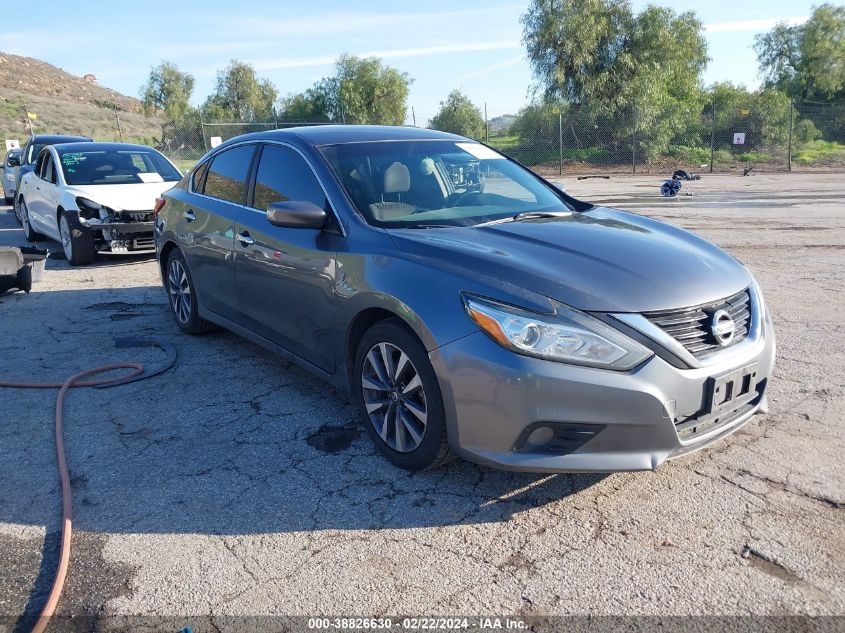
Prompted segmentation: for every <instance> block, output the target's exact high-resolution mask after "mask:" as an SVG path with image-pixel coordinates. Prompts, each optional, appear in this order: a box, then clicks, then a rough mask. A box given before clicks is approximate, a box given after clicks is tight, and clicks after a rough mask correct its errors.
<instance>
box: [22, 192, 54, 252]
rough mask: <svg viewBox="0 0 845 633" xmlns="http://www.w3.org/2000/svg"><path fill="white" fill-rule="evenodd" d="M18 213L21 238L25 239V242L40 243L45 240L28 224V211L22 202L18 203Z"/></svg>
mask: <svg viewBox="0 0 845 633" xmlns="http://www.w3.org/2000/svg"><path fill="white" fill-rule="evenodd" d="M18 204H19V207H20V213H21V224H22V225H23V236H24V237H25V238H26V241H27V242H42V241H44V240H46V239H47V238H46V237H44V236H43V235H41V233H39V232H38V231H36V230H34V229H33V228H32V226H31V225H30V223H29V211H28V210H27V208H26V202H24V201H23V200H21V201H20V203H18Z"/></svg>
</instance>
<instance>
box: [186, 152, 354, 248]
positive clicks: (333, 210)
mask: <svg viewBox="0 0 845 633" xmlns="http://www.w3.org/2000/svg"><path fill="white" fill-rule="evenodd" d="M262 143H263V144H265V145H281V146H282V147H287V148H288V149H292V150H293V151H295V152H296V153H297V154H299V157H300V158H301V159H302V160H303V161H305V164H306V165H308V169H310V170H311V174H312V175H313V176H314V179H315V180H316V181H317V184H318V185H320V189H321V190H322V191H323V195H325V196H326V200H328V201H329V207H330V208H331V213H332V216H334V219H335V221H336V223H337V225H338V227H339V228H340V233H341V235H343V237H346V227H345V226H344V225H343V222H341V221H340V216H339V215H338V213H337V207H336V205H335V201H334V200H333V199H332V197H331V196H330V195H329V192H328V191H326V186H325V185H324V184H323V181H322V180H320V176H319V175H317V171H316V170H315V169H314V165H313V164H312V163H311V160H310V159H309V158H308V156H306V155H305V153H304V152H303V151H302V150H301V149H299V148H298V147H296V146H295V145H292V144H290V143H287V142H285V141H277V140H268V139H250V140H248V141H239V142H238V143H232V144H231V145H226V146H225V147H223V146H221V147H220V149H218V148H215V150H217V151H215V152H214V153H213V154H209V155H208V156H207V157H206V158H205V160H203V161H201V162H199V163H197V165H195V166H194V168H193V169H192V170H191V171H190V172H189V177H188V193H190V194H192V195H195V196H199V197H201V198H206V199H208V200H216V201H217V202H225V203H226V204H231V205H234V206H236V207H240V208H241V209H244V210H246V211H252V212H253V213H260V214H261V215H263V216H264V217H267V211H262V210H261V209H256V208H255V207H250V206H248V205H245V204H239V203H237V202H232V201H231V200H222V199H221V198H215V197H214V196H207V195H205V194H204V193H199V192H198V191H194V172H195V171H196V170H197V169H199V168H200V167H201V166H202V165H204V164H205V163H210V161H212V160H214V157H215V156H217V155H218V154H219V153H220V152H222V151H225V150H228V149H233V148H235V147H241V146H243V145H260V144H262ZM260 159H261V157H260V156H259V160H260ZM206 177H208V176H207V175H206Z"/></svg>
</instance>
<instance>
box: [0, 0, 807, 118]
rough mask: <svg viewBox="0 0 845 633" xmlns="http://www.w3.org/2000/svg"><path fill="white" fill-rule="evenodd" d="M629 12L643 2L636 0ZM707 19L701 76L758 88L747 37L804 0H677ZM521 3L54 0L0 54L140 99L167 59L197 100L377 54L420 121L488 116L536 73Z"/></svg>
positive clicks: (301, 80) (7, 32) (5, 35)
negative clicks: (471, 110)
mask: <svg viewBox="0 0 845 633" xmlns="http://www.w3.org/2000/svg"><path fill="white" fill-rule="evenodd" d="M632 4H633V5H634V7H635V9H637V10H639V9H641V8H643V7H644V6H645V5H646V4H647V3H646V2H645V1H641V0H635V1H634V2H633V3H632ZM660 4H666V5H669V6H672V7H673V8H674V9H676V10H677V11H684V10H694V11H696V13H697V14H698V16H699V18H700V19H701V20H702V22H703V23H704V24H705V25H707V33H706V34H707V41H708V44H709V55H710V57H711V62H710V64H709V66H708V69H707V72H706V74H705V81H706V82H707V83H710V82H713V81H719V80H731V81H733V82H735V83H741V84H745V85H747V86H749V87H756V86H757V85H759V77H758V75H757V63H756V58H755V55H754V52H753V50H752V49H751V44H752V42H753V38H754V35H755V34H756V33H759V32H761V31H766V30H768V29H769V28H771V26H772V25H773V24H774V23H775V22H777V21H779V20H788V21H791V22H800V21H801V20H803V19H806V17H807V16H808V15H809V14H810V12H811V8H812V4H813V3H812V2H805V1H803V0H768V1H759V0H742V1H740V0H709V1H707V2H701V0H695V1H693V0H683V1H678V2H663V3H660ZM526 6H527V1H521V2H515V1H513V0H483V1H482V0H464V2H461V3H456V2H454V1H453V0H452V1H447V0H427V2H424V3H421V2H413V3H411V2H398V1H395V0H394V1H381V0H358V1H357V2H354V3H352V2H340V1H336V0H329V1H323V2H320V1H315V2H310V3H306V2H301V1H300V2H284V1H282V2H271V1H260V0H239V1H238V2H236V3H233V2H215V1H213V0H209V1H207V2H202V3H199V2H191V1H188V2H172V1H171V2H163V1H160V0H146V1H145V2H143V3H136V4H131V3H124V2H99V1H97V2H95V1H91V2H83V3H78V2H77V3H56V4H55V5H54V6H52V7H50V8H49V9H47V8H41V9H39V10H38V11H36V12H35V13H34V14H32V13H30V12H27V11H14V12H13V11H6V12H5V15H4V18H5V19H4V21H3V26H2V31H0V51H4V52H9V53H16V54H19V55H27V56H31V57H37V58H40V59H43V60H45V61H47V62H50V63H51V64H55V65H57V66H60V67H61V68H64V69H65V70H67V71H68V72H71V73H74V74H79V75H81V74H85V73H89V72H92V73H94V74H95V75H97V78H98V80H99V82H100V83H101V84H103V85H105V86H108V87H110V88H114V89H115V90H118V91H120V92H123V93H124V94H128V95H132V96H136V95H137V94H138V92H139V88H140V86H141V84H142V83H143V82H144V80H145V78H146V76H147V74H148V73H149V69H150V67H151V66H153V65H155V64H157V63H158V62H160V61H161V60H164V59H166V60H170V61H173V62H175V63H176V64H178V65H179V67H180V68H181V69H183V70H187V71H189V72H191V73H193V75H194V76H195V77H196V90H195V92H194V98H193V101H194V102H195V103H200V102H202V101H203V100H204V99H205V96H206V95H207V94H208V92H209V91H210V90H211V89H212V87H213V85H214V76H215V71H216V70H217V69H218V68H221V67H223V66H225V65H226V64H227V63H228V61H229V60H230V59H232V58H233V57H234V58H238V59H241V60H244V61H247V62H250V63H252V64H253V65H255V67H256V69H257V70H258V72H259V74H260V75H261V76H264V77H267V78H269V79H270V80H271V81H273V83H275V84H276V86H277V88H278V89H279V92H280V93H281V94H286V93H289V92H297V91H300V90H303V89H304V88H307V87H308V86H310V85H311V84H312V83H313V82H314V81H316V80H318V79H320V78H321V77H323V76H325V75H327V74H329V73H330V72H331V66H332V61H333V60H334V59H335V57H337V55H339V54H340V53H343V52H347V53H353V54H359V55H377V56H379V57H382V58H383V59H384V60H385V61H386V62H387V63H389V64H390V65H392V66H395V67H397V68H399V69H401V70H403V71H406V72H408V73H409V74H410V75H411V77H413V78H414V80H415V81H414V84H413V86H412V87H411V95H410V99H409V106H413V107H414V109H415V111H416V113H417V119H418V122H420V121H424V120H426V119H427V118H428V117H430V116H432V115H433V113H434V112H436V110H437V107H438V103H439V102H440V100H442V99H443V98H444V97H445V96H446V95H447V94H448V93H449V91H451V90H453V89H455V88H460V89H462V90H464V91H465V92H466V93H467V94H468V95H469V96H470V97H471V98H472V99H473V100H474V101H475V102H476V104H477V105H479V106H483V104H484V103H485V102H486V103H487V108H488V112H489V114H490V116H496V115H499V114H504V113H513V112H516V110H518V109H519V107H520V106H521V105H523V104H524V103H525V102H526V100H527V97H528V89H529V86H530V84H531V72H530V69H529V67H528V64H527V62H526V61H525V58H524V49H523V47H522V44H521V36H522V28H521V25H520V23H519V18H520V16H521V14H522V13H523V12H524V11H525V8H526Z"/></svg>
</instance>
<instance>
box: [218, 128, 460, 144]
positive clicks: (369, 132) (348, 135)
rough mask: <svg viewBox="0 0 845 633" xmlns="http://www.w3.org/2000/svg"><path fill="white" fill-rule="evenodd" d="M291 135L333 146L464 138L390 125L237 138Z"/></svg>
mask: <svg viewBox="0 0 845 633" xmlns="http://www.w3.org/2000/svg"><path fill="white" fill-rule="evenodd" d="M291 137H297V138H300V139H302V140H304V141H306V142H308V143H311V144H312V145H334V144H337V143H361V142H372V141H414V140H438V139H439V140H444V141H455V140H465V139H464V137H462V136H457V135H455V134H449V133H447V132H438V131H437V130H427V129H425V128H417V127H400V126H390V125H309V126H301V127H292V128H287V129H284V130H270V131H267V132H254V133H252V134H244V135H243V136H239V137H237V138H238V140H244V139H246V138H250V139H255V140H261V139H265V140H271V139H279V140H281V139H286V138H291ZM232 140H234V139H232Z"/></svg>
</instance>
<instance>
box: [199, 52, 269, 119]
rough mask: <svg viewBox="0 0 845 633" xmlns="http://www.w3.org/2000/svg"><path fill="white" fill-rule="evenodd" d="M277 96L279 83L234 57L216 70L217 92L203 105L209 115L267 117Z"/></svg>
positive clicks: (204, 110)
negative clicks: (256, 72)
mask: <svg viewBox="0 0 845 633" xmlns="http://www.w3.org/2000/svg"><path fill="white" fill-rule="evenodd" d="M277 96H278V91H277V90H276V87H275V86H274V85H273V84H272V83H271V82H270V81H269V80H267V79H259V78H258V77H257V75H256V74H255V68H253V67H252V65H250V64H247V63H244V62H241V61H238V60H236V59H233V60H232V61H231V62H230V63H229V65H228V66H227V67H226V68H224V69H223V70H220V71H218V72H217V84H216V86H215V88H214V92H212V93H211V95H209V97H208V99H206V101H205V104H203V107H202V109H203V113H204V114H205V116H206V118H208V119H228V120H235V121H258V120H262V119H264V120H268V119H270V118H272V116H273V105H274V103H275V102H276V97H277Z"/></svg>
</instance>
